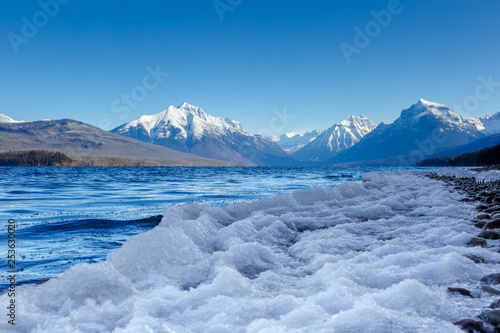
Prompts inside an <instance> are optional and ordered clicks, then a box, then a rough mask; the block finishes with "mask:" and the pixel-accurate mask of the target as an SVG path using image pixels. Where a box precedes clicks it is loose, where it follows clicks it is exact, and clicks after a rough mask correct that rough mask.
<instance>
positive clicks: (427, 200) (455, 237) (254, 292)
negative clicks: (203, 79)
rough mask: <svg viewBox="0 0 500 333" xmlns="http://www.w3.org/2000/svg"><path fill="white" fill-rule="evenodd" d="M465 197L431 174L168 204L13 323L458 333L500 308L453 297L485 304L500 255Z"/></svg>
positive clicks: (85, 328)
mask: <svg viewBox="0 0 500 333" xmlns="http://www.w3.org/2000/svg"><path fill="white" fill-rule="evenodd" d="M441 172H446V170H445V171H441ZM460 172H461V171H460ZM461 198H462V195H461V194H459V193H458V192H456V191H453V192H450V188H449V187H446V185H445V184H444V183H443V182H440V181H437V180H431V179H429V178H426V177H423V175H422V172H417V171H413V172H409V171H407V172H399V173H396V172H386V173H381V172H373V173H368V174H365V175H363V182H353V183H346V184H341V185H339V186H337V187H336V188H334V189H333V190H326V189H321V188H319V189H314V190H307V191H299V192H295V193H293V194H286V195H279V196H276V197H274V198H270V199H265V200H261V201H255V202H247V203H237V204H233V205H229V206H225V207H210V206H207V205H202V204H188V205H182V206H174V207H168V208H167V209H166V210H165V212H164V218H163V220H162V222H161V224H160V225H159V226H157V227H156V228H154V229H152V230H151V231H149V232H146V233H143V234H140V235H137V236H135V237H132V238H131V239H129V240H128V241H127V242H126V243H125V244H124V245H123V246H122V247H121V248H119V249H117V250H115V251H114V252H112V253H111V254H110V255H109V256H108V258H107V260H106V261H103V262H100V263H95V264H79V265H76V266H74V267H73V268H71V269H69V270H68V271H66V272H64V273H63V274H61V275H60V276H59V277H58V278H55V279H52V280H50V281H48V282H46V283H44V284H42V285H29V286H19V287H18V288H17V295H16V306H17V312H16V313H17V314H18V318H17V322H16V328H17V330H18V331H19V332H30V331H34V332H120V333H123V332H304V331H307V332H460V330H459V329H458V328H457V327H456V326H454V325H453V324H452V322H454V321H458V320H461V319H464V318H474V317H475V316H477V314H478V313H479V312H480V310H481V309H483V308H485V307H487V305H489V304H490V303H491V302H492V301H493V300H494V299H493V298H492V297H490V296H488V295H486V294H484V293H483V294H482V295H481V296H482V297H481V298H469V297H463V296H461V295H456V294H450V293H448V292H447V288H448V287H450V286H453V287H464V288H468V289H469V290H471V292H472V293H473V295H476V296H477V295H479V293H480V290H479V289H478V288H479V287H478V285H477V281H478V280H479V279H480V278H481V277H483V276H485V275H487V274H491V273H495V272H497V263H498V261H499V260H500V253H497V252H496V251H491V250H489V249H485V248H480V247H474V248H470V247H467V246H466V243H467V242H468V240H469V239H470V238H472V237H473V236H475V235H476V234H477V229H475V228H474V226H473V225H472V224H471V223H470V219H471V218H472V217H473V211H474V206H473V204H471V203H465V202H460V201H459V200H460V199H461ZM466 254H475V255H479V256H482V257H483V258H485V261H486V262H485V263H484V264H481V265H477V264H475V263H474V262H473V261H471V260H469V259H467V258H466V257H464V255H466ZM7 302H8V299H7V296H6V295H5V294H4V295H2V296H0V303H1V304H7ZM7 329H8V326H7V323H6V321H5V320H4V321H1V322H0V331H7Z"/></svg>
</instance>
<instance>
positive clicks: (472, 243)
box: [467, 237, 488, 247]
mask: <svg viewBox="0 0 500 333" xmlns="http://www.w3.org/2000/svg"><path fill="white" fill-rule="evenodd" d="M467 245H469V246H481V247H486V246H488V243H487V242H486V239H484V238H480V237H474V238H472V239H471V240H470V241H469V242H468V243H467Z"/></svg>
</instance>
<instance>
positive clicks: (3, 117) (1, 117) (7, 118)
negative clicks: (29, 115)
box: [0, 113, 23, 123]
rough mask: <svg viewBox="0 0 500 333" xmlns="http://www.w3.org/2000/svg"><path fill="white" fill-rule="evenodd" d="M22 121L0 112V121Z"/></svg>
mask: <svg viewBox="0 0 500 333" xmlns="http://www.w3.org/2000/svg"><path fill="white" fill-rule="evenodd" d="M22 122H23V121H18V120H14V119H12V118H11V117H9V116H6V115H4V114H3V113H0V123H22Z"/></svg>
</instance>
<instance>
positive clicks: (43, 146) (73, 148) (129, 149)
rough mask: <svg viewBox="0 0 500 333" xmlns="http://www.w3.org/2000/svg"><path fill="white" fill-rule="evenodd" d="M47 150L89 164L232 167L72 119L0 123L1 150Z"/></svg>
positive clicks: (218, 161) (222, 162) (227, 163)
mask: <svg viewBox="0 0 500 333" xmlns="http://www.w3.org/2000/svg"><path fill="white" fill-rule="evenodd" d="M27 150H47V151H53V152H60V153H63V154H65V155H67V156H69V157H70V158H72V159H75V160H78V161H83V162H88V163H90V164H92V165H153V166H154V165H162V166H232V165H237V163H234V162H229V161H222V160H216V159H209V158H204V157H200V156H196V155H192V154H186V153H181V152H178V151H176V150H172V149H168V148H165V147H160V146H154V145H150V144H147V143H144V142H141V141H138V140H134V139H131V138H126V137H122V136H119V135H116V134H113V133H109V132H107V131H103V130H101V129H99V128H96V127H93V126H90V125H88V124H85V123H82V122H78V121H75V120H71V119H62V120H50V121H33V122H0V152H8V151H27Z"/></svg>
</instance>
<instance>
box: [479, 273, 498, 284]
mask: <svg viewBox="0 0 500 333" xmlns="http://www.w3.org/2000/svg"><path fill="white" fill-rule="evenodd" d="M480 281H481V282H483V283H494V284H499V283H500V274H498V273H496V274H490V275H486V276H484V277H482V278H481V280H480Z"/></svg>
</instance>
